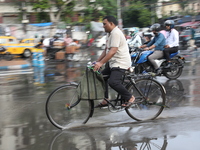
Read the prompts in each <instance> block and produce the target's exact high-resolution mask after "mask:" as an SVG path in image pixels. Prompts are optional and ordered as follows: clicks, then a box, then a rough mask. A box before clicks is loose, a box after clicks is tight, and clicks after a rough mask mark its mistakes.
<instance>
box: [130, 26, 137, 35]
mask: <svg viewBox="0 0 200 150" xmlns="http://www.w3.org/2000/svg"><path fill="white" fill-rule="evenodd" d="M129 32H130V35H131V36H134V35H135V34H136V33H138V32H139V30H138V28H136V27H133V28H130V29H129Z"/></svg>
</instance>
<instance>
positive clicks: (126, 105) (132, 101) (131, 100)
mask: <svg viewBox="0 0 200 150" xmlns="http://www.w3.org/2000/svg"><path fill="white" fill-rule="evenodd" d="M134 102H135V97H134V96H132V97H131V98H130V99H129V101H128V102H125V103H124V104H122V107H126V108H129V107H131V105H133V104H134Z"/></svg>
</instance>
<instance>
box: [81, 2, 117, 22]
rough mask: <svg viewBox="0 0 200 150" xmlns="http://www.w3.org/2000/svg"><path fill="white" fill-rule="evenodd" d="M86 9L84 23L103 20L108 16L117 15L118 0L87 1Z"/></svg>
mask: <svg viewBox="0 0 200 150" xmlns="http://www.w3.org/2000/svg"><path fill="white" fill-rule="evenodd" d="M85 6H86V9H85V10H84V11H83V12H84V21H85V22H87V21H91V20H101V18H102V17H104V16H106V15H113V16H115V17H116V15H117V1H116V0H96V1H95V2H90V0H85Z"/></svg>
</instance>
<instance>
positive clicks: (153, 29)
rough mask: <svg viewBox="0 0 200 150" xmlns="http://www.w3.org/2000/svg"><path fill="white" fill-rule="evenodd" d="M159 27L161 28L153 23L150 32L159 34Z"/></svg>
mask: <svg viewBox="0 0 200 150" xmlns="http://www.w3.org/2000/svg"><path fill="white" fill-rule="evenodd" d="M160 27H161V25H160V24H159V23H155V24H153V25H152V26H151V27H150V30H151V31H156V32H159V31H160Z"/></svg>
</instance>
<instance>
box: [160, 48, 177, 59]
mask: <svg viewBox="0 0 200 150" xmlns="http://www.w3.org/2000/svg"><path fill="white" fill-rule="evenodd" d="M176 52H178V46H176V47H171V48H165V49H164V51H163V53H164V57H165V59H166V60H167V61H169V60H170V57H169V55H170V54H172V53H176Z"/></svg>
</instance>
